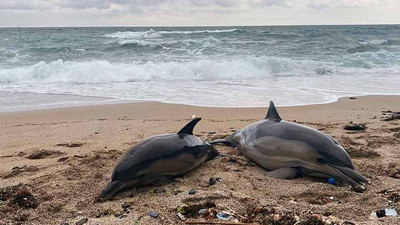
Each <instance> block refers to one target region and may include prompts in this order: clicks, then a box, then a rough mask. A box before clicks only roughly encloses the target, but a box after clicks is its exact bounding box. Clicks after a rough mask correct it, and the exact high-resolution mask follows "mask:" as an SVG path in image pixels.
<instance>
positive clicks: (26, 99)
mask: <svg viewBox="0 0 400 225" xmlns="http://www.w3.org/2000/svg"><path fill="white" fill-rule="evenodd" d="M368 94H400V25H377V26H273V27H154V28H150V27H140V28H137V27H135V28H131V27H110V28H0V111H13V110H25V109H36V108H49V107H50V108H51V107H60V106H71V105H87V104H96V103H104V102H113V101H162V102H172V103H182V104H190V105H201V106H222V107H226V106H229V107H237V106H266V105H267V104H268V102H269V101H270V100H274V101H275V103H276V104H277V105H303V104H315V103H324V102H331V101H335V100H337V99H338V98H339V97H343V96H354V95H368Z"/></svg>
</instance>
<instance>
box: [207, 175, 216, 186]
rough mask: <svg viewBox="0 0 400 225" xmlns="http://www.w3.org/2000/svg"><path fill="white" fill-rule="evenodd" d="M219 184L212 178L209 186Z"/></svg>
mask: <svg viewBox="0 0 400 225" xmlns="http://www.w3.org/2000/svg"><path fill="white" fill-rule="evenodd" d="M216 183H217V180H216V179H215V178H213V177H211V178H210V179H209V180H208V185H209V186H213V185H214V184H216Z"/></svg>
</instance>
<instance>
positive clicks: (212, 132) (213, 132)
mask: <svg viewBox="0 0 400 225" xmlns="http://www.w3.org/2000/svg"><path fill="white" fill-rule="evenodd" d="M216 133H217V132H215V131H210V132H208V134H216Z"/></svg>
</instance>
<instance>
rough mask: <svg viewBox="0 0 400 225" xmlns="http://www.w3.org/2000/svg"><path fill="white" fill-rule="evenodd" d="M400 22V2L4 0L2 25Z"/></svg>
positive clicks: (0, 2) (0, 16)
mask: <svg viewBox="0 0 400 225" xmlns="http://www.w3.org/2000/svg"><path fill="white" fill-rule="evenodd" d="M385 23H397V24H399V23H400V0H0V26H2V27H4V26H187V25H203V26H204V25H300V24H385Z"/></svg>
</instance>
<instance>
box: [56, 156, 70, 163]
mask: <svg viewBox="0 0 400 225" xmlns="http://www.w3.org/2000/svg"><path fill="white" fill-rule="evenodd" d="M68 158H69V157H68V156H63V157H60V158H58V160H57V162H64V161H66V160H67V159H68Z"/></svg>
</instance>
